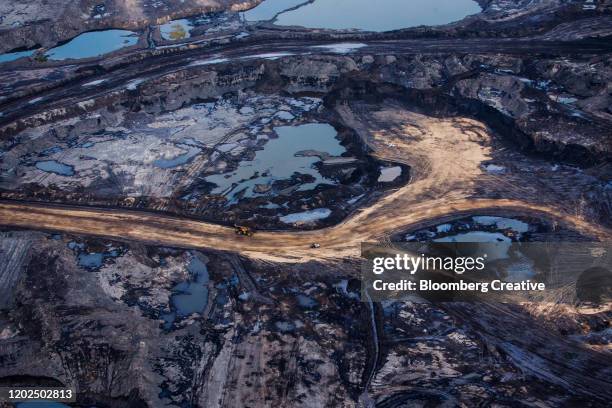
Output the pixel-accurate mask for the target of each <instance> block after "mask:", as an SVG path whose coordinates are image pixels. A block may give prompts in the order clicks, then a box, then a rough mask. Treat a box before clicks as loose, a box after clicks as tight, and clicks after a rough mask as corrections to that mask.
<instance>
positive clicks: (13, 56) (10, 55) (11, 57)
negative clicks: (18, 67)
mask: <svg viewBox="0 0 612 408" xmlns="http://www.w3.org/2000/svg"><path fill="white" fill-rule="evenodd" d="M34 52H36V50H30V51H17V52H7V53H5V54H0V64H2V63H3V62H11V61H15V60H18V59H19V58H24V57H31V56H32V55H34Z"/></svg>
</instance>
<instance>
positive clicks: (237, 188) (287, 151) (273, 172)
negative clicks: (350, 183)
mask: <svg viewBox="0 0 612 408" xmlns="http://www.w3.org/2000/svg"><path fill="white" fill-rule="evenodd" d="M274 131H275V132H276V134H277V135H278V138H275V139H270V140H269V141H268V142H267V143H266V144H265V145H264V147H263V150H258V151H257V152H256V154H255V158H254V159H253V160H251V161H242V162H240V164H239V165H238V168H237V169H236V170H234V171H233V172H231V173H225V174H215V175H211V176H208V177H206V181H208V182H211V183H214V184H216V185H217V187H216V188H214V189H213V191H212V193H213V194H221V195H224V196H226V197H227V198H228V199H229V200H231V201H234V200H235V199H236V195H237V194H238V193H242V192H244V195H245V196H246V197H254V196H256V195H257V194H265V193H268V192H269V191H270V190H271V187H272V183H274V182H275V181H278V180H286V179H289V178H291V176H292V175H294V174H295V173H299V174H302V175H307V176H311V178H314V181H306V182H303V183H301V184H300V186H299V188H298V190H300V191H305V190H312V189H313V188H315V187H316V186H317V185H319V184H332V185H333V184H336V182H335V181H333V180H331V179H328V178H325V177H323V176H322V175H321V174H320V173H319V171H318V170H317V169H316V168H314V167H313V165H314V164H315V163H317V162H319V161H321V159H320V157H316V156H310V155H308V156H306V155H299V156H298V155H297V153H298V152H302V151H317V152H325V153H326V154H328V155H332V156H339V155H341V154H342V153H344V152H345V151H346V150H345V148H344V147H343V146H342V145H341V144H340V141H339V140H338V139H336V135H337V133H336V130H335V129H334V128H333V127H332V126H331V125H329V124H326V123H309V124H305V125H299V126H279V127H276V128H275V129H274ZM262 186H263V187H262ZM257 191H259V192H260V193H257Z"/></svg>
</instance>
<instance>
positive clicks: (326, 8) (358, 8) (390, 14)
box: [243, 0, 481, 31]
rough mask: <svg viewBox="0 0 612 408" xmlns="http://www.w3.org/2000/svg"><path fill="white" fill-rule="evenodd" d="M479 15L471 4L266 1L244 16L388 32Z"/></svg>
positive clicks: (462, 0)
mask: <svg viewBox="0 0 612 408" xmlns="http://www.w3.org/2000/svg"><path fill="white" fill-rule="evenodd" d="M480 11H481V8H480V7H479V6H478V4H477V3H476V2H475V1H473V0H410V1H407V0H379V1H376V2H373V1H371V0H314V1H313V2H309V1H306V0H302V1H299V0H266V1H264V2H263V3H262V4H260V5H259V6H257V7H255V8H254V9H252V10H249V11H247V12H245V13H244V14H243V16H244V18H245V19H246V20H247V21H270V20H274V23H275V24H277V25H284V26H301V27H307V28H327V29H332V30H348V29H357V30H365V31H391V30H397V29H400V28H407V27H416V26H420V25H428V26H431V25H441V24H447V23H451V22H454V21H458V20H461V19H462V18H463V17H465V16H468V15H470V14H476V13H479V12H480Z"/></svg>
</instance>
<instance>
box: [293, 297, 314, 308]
mask: <svg viewBox="0 0 612 408" xmlns="http://www.w3.org/2000/svg"><path fill="white" fill-rule="evenodd" d="M296 299H297V302H298V304H299V305H300V306H302V307H304V308H306V309H312V308H314V307H315V306H317V305H318V304H319V303H318V302H317V301H316V300H314V299H313V298H311V297H309V296H306V295H302V294H300V295H297V296H296Z"/></svg>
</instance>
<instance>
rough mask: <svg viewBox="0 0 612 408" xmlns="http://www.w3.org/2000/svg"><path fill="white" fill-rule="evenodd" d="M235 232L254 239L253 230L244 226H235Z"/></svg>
mask: <svg viewBox="0 0 612 408" xmlns="http://www.w3.org/2000/svg"><path fill="white" fill-rule="evenodd" d="M234 232H236V234H238V235H243V236H245V237H252V236H253V234H254V232H253V230H252V229H251V228H249V227H246V226H244V225H234Z"/></svg>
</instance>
